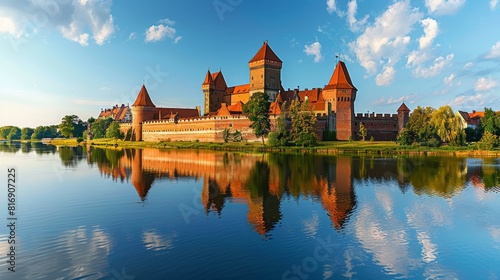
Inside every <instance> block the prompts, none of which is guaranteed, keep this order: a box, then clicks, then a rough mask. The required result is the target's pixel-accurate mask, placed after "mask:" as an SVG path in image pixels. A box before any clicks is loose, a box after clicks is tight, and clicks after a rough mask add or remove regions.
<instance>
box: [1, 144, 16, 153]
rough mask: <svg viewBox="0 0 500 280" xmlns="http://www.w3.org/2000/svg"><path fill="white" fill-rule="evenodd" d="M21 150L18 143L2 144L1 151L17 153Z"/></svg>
mask: <svg viewBox="0 0 500 280" xmlns="http://www.w3.org/2000/svg"><path fill="white" fill-rule="evenodd" d="M19 149H20V148H19V145H18V144H17V143H0V151H1V152H4V153H17V151H19Z"/></svg>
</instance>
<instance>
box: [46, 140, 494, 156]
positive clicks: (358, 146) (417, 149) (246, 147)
mask: <svg viewBox="0 0 500 280" xmlns="http://www.w3.org/2000/svg"><path fill="white" fill-rule="evenodd" d="M50 143H51V144H53V145H57V146H77V145H86V144H87V143H86V142H81V143H77V141H76V139H58V140H53V141H51V142H50ZM88 144H90V145H92V146H101V147H122V148H159V149H209V150H224V151H249V152H271V153H272V152H280V153H320V154H379V155H397V154H415V155H451V156H500V150H494V151H480V150H474V149H473V148H472V147H451V146H443V147H436V148H433V147H425V146H401V145H398V144H396V143H395V142H391V141H364V142H363V141H354V142H347V141H328V142H320V143H319V145H318V146H316V147H306V148H303V147H295V146H289V147H270V146H262V143H260V142H240V143H205V142H143V141H141V142H131V141H122V140H115V139H95V140H92V141H91V142H90V143H88Z"/></svg>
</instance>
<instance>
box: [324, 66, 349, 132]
mask: <svg viewBox="0 0 500 280" xmlns="http://www.w3.org/2000/svg"><path fill="white" fill-rule="evenodd" d="M357 91H358V90H357V89H356V87H355V86H354V85H353V84H352V81H351V77H350V76H349V72H348V71H347V67H346V66H345V64H344V62H342V61H339V62H338V63H337V66H336V67H335V71H334V72H333V75H332V77H331V78H330V82H328V85H326V86H325V87H324V88H323V91H322V93H323V98H324V100H325V102H330V103H331V104H332V111H334V112H335V118H336V120H335V125H336V128H335V130H336V131H337V139H338V140H349V137H353V136H354V101H355V100H356V92H357Z"/></svg>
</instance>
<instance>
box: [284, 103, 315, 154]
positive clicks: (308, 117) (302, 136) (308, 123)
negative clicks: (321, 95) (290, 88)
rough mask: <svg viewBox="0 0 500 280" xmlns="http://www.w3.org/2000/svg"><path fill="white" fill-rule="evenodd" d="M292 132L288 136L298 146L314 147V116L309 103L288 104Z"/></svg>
mask: <svg viewBox="0 0 500 280" xmlns="http://www.w3.org/2000/svg"><path fill="white" fill-rule="evenodd" d="M290 119H291V120H292V130H291V132H290V136H291V138H292V140H293V141H294V142H295V144H296V145H298V146H303V147H304V146H314V145H316V143H317V141H318V135H317V134H316V116H315V115H314V112H313V111H312V110H311V109H309V101H307V100H306V101H304V102H302V103H301V102H300V101H298V100H293V101H292V103H291V104H290Z"/></svg>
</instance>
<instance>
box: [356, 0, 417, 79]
mask: <svg viewBox="0 0 500 280" xmlns="http://www.w3.org/2000/svg"><path fill="white" fill-rule="evenodd" d="M422 17H423V15H422V13H420V12H419V11H418V8H414V7H411V6H410V2H409V1H408V0H403V1H398V2H395V3H394V4H392V5H391V6H389V7H388V8H387V10H386V11H385V12H384V13H383V14H382V15H380V16H379V17H377V18H376V19H375V22H374V23H373V24H372V25H370V26H368V27H367V28H366V29H365V31H364V32H363V34H361V35H360V36H359V37H358V38H357V39H356V41H353V42H350V43H349V46H350V47H351V48H352V49H353V50H354V53H355V54H356V58H357V59H358V61H359V62H360V64H361V66H363V67H364V68H365V70H366V72H367V74H368V75H374V74H375V73H377V71H378V69H379V66H380V64H382V66H383V73H380V74H379V75H378V76H377V84H386V83H387V82H390V81H391V77H393V76H394V74H395V70H394V67H393V66H394V65H395V64H396V62H398V60H399V59H400V57H401V56H402V55H404V53H406V48H407V45H408V44H409V42H410V40H411V38H410V36H409V35H408V34H409V33H410V32H411V31H412V29H413V26H414V25H415V24H416V23H417V22H419V21H420V20H421V19H422Z"/></svg>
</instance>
